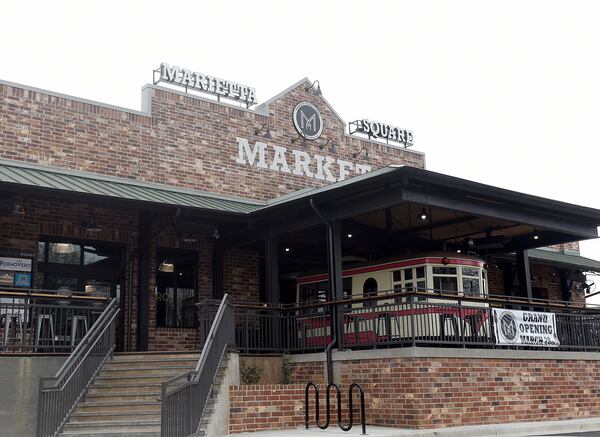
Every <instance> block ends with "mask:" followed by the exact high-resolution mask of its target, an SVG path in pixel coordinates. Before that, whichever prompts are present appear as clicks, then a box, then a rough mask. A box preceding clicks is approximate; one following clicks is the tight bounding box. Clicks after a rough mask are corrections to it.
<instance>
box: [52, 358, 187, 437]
mask: <svg viewBox="0 0 600 437" xmlns="http://www.w3.org/2000/svg"><path fill="white" fill-rule="evenodd" d="M197 361H198V354H190V353H170V354H161V353H138V354H115V356H114V357H113V359H112V360H110V361H108V362H107V363H106V364H105V365H104V367H103V368H102V370H101V371H100V373H99V374H98V376H97V377H96V379H95V380H94V382H93V383H92V384H91V385H90V387H89V389H88V392H87V394H86V396H85V398H84V399H83V401H82V402H80V403H79V404H78V405H77V407H76V409H75V411H74V412H73V414H71V417H70V418H69V421H68V422H67V424H66V425H65V426H64V428H63V430H62V433H61V434H60V435H61V436H88V437H93V436H98V437H100V436H101V437H117V436H140V437H142V436H144V437H145V436H157V437H158V436H160V397H161V383H162V382H163V381H164V380H167V379H169V378H172V377H174V376H177V375H180V374H182V373H185V372H188V371H191V370H194V366H195V365H196V363H197Z"/></svg>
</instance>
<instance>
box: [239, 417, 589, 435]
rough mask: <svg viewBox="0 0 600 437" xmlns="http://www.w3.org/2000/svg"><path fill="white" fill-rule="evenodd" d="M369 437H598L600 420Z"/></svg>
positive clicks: (372, 429)
mask: <svg viewBox="0 0 600 437" xmlns="http://www.w3.org/2000/svg"><path fill="white" fill-rule="evenodd" d="M360 435H361V434H360V425H358V426H355V427H354V428H353V429H352V430H351V431H349V432H342V431H341V430H340V429H339V428H338V427H337V426H335V427H334V426H331V427H330V428H328V429H326V430H321V429H319V428H317V427H316V426H313V427H311V428H310V429H308V430H306V429H304V428H297V429H286V430H279V431H260V432H253V433H240V434H230V435H229V437H308V436H316V437H319V436H322V437H333V436H348V437H350V436H352V437H355V436H360ZM367 435H368V436H370V437H498V436H502V437H518V436H531V437H533V436H535V437H546V436H554V437H558V436H561V437H600V418H591V419H574V420H560V421H553V422H520V423H509V424H500V425H478V426H458V427H452V428H437V429H420V430H406V429H396V428H384V427H381V426H367Z"/></svg>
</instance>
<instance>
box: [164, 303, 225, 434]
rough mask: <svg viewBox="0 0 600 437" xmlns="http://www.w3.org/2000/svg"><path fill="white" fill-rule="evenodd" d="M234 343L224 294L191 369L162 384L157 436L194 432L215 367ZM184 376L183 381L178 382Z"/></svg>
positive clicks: (213, 376)
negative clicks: (159, 433) (193, 367)
mask: <svg viewBox="0 0 600 437" xmlns="http://www.w3.org/2000/svg"><path fill="white" fill-rule="evenodd" d="M217 334H218V335H217ZM234 345H235V333H234V319H233V307H232V305H231V298H230V297H229V295H227V294H225V296H224V297H223V300H222V301H221V304H220V305H219V308H218V310H217V312H216V315H215V318H214V320H213V322H212V324H211V327H210V330H209V332H208V335H207V338H206V341H205V343H204V347H203V348H202V352H201V353H200V357H199V358H198V362H197V363H196V366H195V369H194V370H193V371H191V372H186V373H183V374H181V375H178V376H175V377H174V378H171V379H169V380H167V381H164V382H163V383H162V386H161V392H162V395H161V407H160V413H161V426H160V427H161V431H160V432H161V436H163V437H180V436H181V437H184V436H189V435H190V434H194V433H196V431H197V430H198V428H199V426H200V424H201V423H202V420H203V418H204V415H205V411H206V406H207V404H208V400H209V397H210V394H211V392H212V387H213V383H214V380H215V378H216V376H217V373H218V370H219V366H220V365H221V362H222V360H223V358H224V356H225V354H226V353H227V350H228V349H229V348H230V347H232V346H234ZM184 379H185V382H181V383H179V381H182V380H184Z"/></svg>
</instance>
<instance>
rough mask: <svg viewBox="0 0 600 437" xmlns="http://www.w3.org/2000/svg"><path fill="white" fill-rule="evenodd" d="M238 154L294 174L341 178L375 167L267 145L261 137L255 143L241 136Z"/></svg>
mask: <svg viewBox="0 0 600 437" xmlns="http://www.w3.org/2000/svg"><path fill="white" fill-rule="evenodd" d="M237 143H238V156H237V158H236V159H235V162H237V163H238V164H243V165H249V166H252V167H257V168H260V169H265V170H271V171H276V172H279V173H287V174H290V175H294V176H303V177H307V178H314V179H319V180H323V181H327V182H337V181H343V180H344V179H347V178H348V177H349V176H353V175H359V174H364V173H367V172H370V171H371V169H372V168H371V166H370V165H365V164H358V163H354V162H351V161H346V160H344V159H336V158H333V157H331V156H325V155H319V154H314V155H310V154H309V153H308V152H305V151H304V150H296V149H291V150H288V149H287V148H285V147H282V146H277V145H271V146H270V147H269V145H267V144H266V143H263V142H260V141H257V142H256V143H255V144H254V145H253V146H251V145H250V143H249V142H248V140H247V139H246V138H237Z"/></svg>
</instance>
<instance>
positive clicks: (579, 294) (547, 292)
mask: <svg viewBox="0 0 600 437" xmlns="http://www.w3.org/2000/svg"><path fill="white" fill-rule="evenodd" d="M529 262H530V265H529V272H530V275H531V286H532V287H538V288H539V289H542V291H541V294H540V296H539V297H540V298H541V299H548V300H563V297H562V291H561V286H560V269H558V268H557V267H552V266H546V265H542V264H536V263H535V261H534V260H531V259H530V261H529ZM513 268H515V267H514V266H513ZM514 279H515V282H514V283H515V286H514V287H515V288H517V287H518V285H517V284H518V275H517V274H516V273H515V276H514ZM579 285H580V284H579V283H577V282H575V283H574V284H573V286H572V287H571V300H572V302H575V303H578V304H585V294H584V292H583V290H581V289H580V287H579ZM488 288H489V291H490V293H492V294H501V295H503V294H510V293H509V292H507V290H506V287H505V286H504V276H503V271H502V263H500V262H496V261H492V262H490V263H488Z"/></svg>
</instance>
